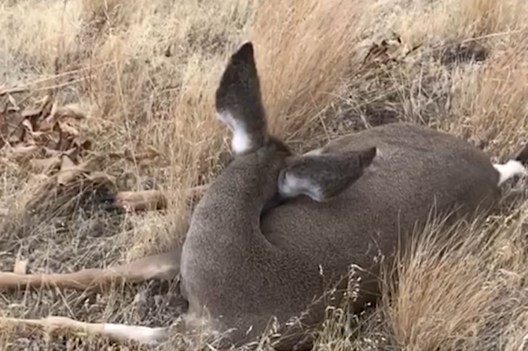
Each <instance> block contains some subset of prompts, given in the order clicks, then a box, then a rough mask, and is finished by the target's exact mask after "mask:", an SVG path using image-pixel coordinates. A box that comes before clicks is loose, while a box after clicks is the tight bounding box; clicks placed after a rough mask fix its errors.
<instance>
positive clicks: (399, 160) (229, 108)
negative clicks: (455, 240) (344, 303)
mask: <svg viewBox="0 0 528 351" xmlns="http://www.w3.org/2000/svg"><path fill="white" fill-rule="evenodd" d="M257 82H258V78H257V73H256V68H255V67H254V59H253V50H252V48H251V44H250V43H247V44H245V45H244V46H242V49H240V51H239V52H238V53H235V54H234V56H233V58H232V59H231V61H230V63H229V64H228V67H227V68H226V73H225V74H224V77H223V79H222V83H221V84H220V87H219V89H218V92H217V108H218V109H219V110H220V111H223V112H227V113H229V114H230V116H233V117H234V118H235V119H236V120H237V121H238V122H239V123H241V124H242V125H244V126H246V127H247V126H249V127H248V128H247V131H248V132H250V133H251V135H250V138H251V140H252V145H251V147H250V148H248V149H247V150H244V152H242V153H240V154H239V155H236V157H235V158H234V160H233V161H232V163H231V164H229V165H228V166H227V168H226V169H225V170H224V171H223V173H222V174H221V175H220V176H219V177H218V178H217V179H216V181H215V182H214V183H213V184H212V185H211V187H210V188H209V189H208V191H207V192H206V193H205V195H204V197H203V198H202V199H201V201H200V202H199V204H198V205H197V207H196V210H195V212H194V214H193V217H192V220H191V225H190V229H189V231H188V233H187V236H186V240H185V243H184V246H183V249H182V259H181V283H182V289H183V291H184V294H185V296H186V297H187V299H188V301H189V312H188V313H187V315H186V320H187V328H191V327H192V326H193V325H194V324H195V322H194V321H196V320H197V319H196V318H195V317H196V316H200V315H202V313H203V312H204V309H203V307H206V309H207V311H208V312H209V314H210V317H211V318H210V319H208V326H209V327H211V328H212V329H214V330H217V331H219V332H225V331H227V330H228V329H231V328H235V331H234V332H232V333H231V334H230V337H231V338H230V339H228V341H230V342H234V343H236V344H240V343H243V342H246V341H250V340H253V339H254V338H255V337H257V336H258V335H260V334H261V333H262V331H263V329H264V328H265V326H266V325H267V323H268V322H269V320H270V319H271V318H272V317H277V318H278V320H279V321H280V322H285V321H286V320H288V319H289V318H290V317H294V316H298V315H300V314H301V313H302V312H303V311H305V310H306V308H307V307H308V306H309V305H312V307H311V309H310V313H309V314H308V315H307V316H305V318H304V320H303V322H305V323H306V324H307V325H316V324H317V323H318V322H321V320H322V318H323V316H324V306H325V305H326V304H328V303H330V302H332V301H333V302H332V303H337V302H338V301H339V295H335V296H334V297H337V299H336V300H332V299H330V298H328V296H327V297H326V298H324V299H322V300H320V301H319V302H318V303H316V304H312V302H313V301H314V299H316V298H317V297H319V296H321V295H322V294H323V292H324V291H325V289H326V288H328V287H331V286H334V285H335V284H336V283H337V282H339V281H341V282H343V281H342V280H340V279H341V278H342V277H343V276H344V275H346V274H347V272H348V267H349V265H351V264H354V265H357V266H359V267H361V270H360V271H359V272H358V274H359V275H360V276H361V277H362V280H361V282H360V286H359V289H360V291H359V299H358V301H357V304H356V305H354V306H353V309H355V308H360V307H361V305H362V303H364V302H367V301H375V300H376V299H377V298H378V292H379V291H378V284H377V281H376V276H377V274H378V273H379V272H380V269H381V267H382V266H381V262H382V261H383V262H385V263H388V262H390V259H391V256H392V255H393V254H394V253H395V252H396V250H397V249H398V248H399V247H400V245H401V244H405V243H406V241H407V240H408V238H409V235H411V234H413V233H420V231H419V229H420V228H421V227H422V226H423V224H425V222H426V221H427V219H428V218H429V216H430V214H431V211H432V210H433V208H434V210H435V211H436V213H449V212H451V211H454V210H456V211H455V212H454V213H455V214H457V215H458V216H464V215H467V214H470V213H472V212H474V211H476V210H477V209H479V208H480V209H487V208H489V207H491V206H492V205H493V204H494V203H495V201H496V200H497V199H498V197H499V194H500V191H499V188H498V186H497V183H498V179H499V174H498V172H497V171H496V170H495V169H494V168H493V166H492V164H491V163H490V160H489V158H488V156H486V155H485V154H484V153H483V152H481V151H480V150H478V149H476V148H474V147H473V146H471V145H469V144H468V143H466V142H464V141H461V140H458V139H456V138H455V137H453V136H450V135H448V134H445V133H440V132H437V131H433V130H431V129H428V128H426V127H420V126H415V125H411V124H405V123H396V124H390V125H385V126H381V127H377V128H372V129H369V130H366V131H363V132H359V133H356V134H353V135H350V136H347V137H344V138H341V139H339V140H336V141H333V142H330V143H329V144H328V145H327V146H326V147H324V148H323V149H322V150H321V152H320V156H317V155H309V156H304V157H306V160H310V161H309V162H311V163H312V164H314V163H315V164H317V163H318V162H319V163H320V164H325V161H324V160H325V159H326V160H327V161H328V160H331V159H332V158H333V156H331V155H334V154H335V155H337V154H341V155H342V154H346V153H349V154H350V155H354V154H353V153H354V152H360V151H362V150H363V151H364V150H367V149H369V148H376V150H377V154H376V156H375V157H374V158H373V159H372V162H371V163H369V164H368V167H366V168H365V164H366V163H361V162H357V163H354V162H356V160H357V158H354V157H352V159H351V160H352V162H353V163H351V164H349V165H348V167H338V166H335V165H334V166H329V167H327V168H326V171H327V172H329V174H330V176H328V175H324V173H323V171H322V170H321V169H320V168H318V167H305V168H302V167H301V166H300V165H303V162H302V161H299V156H296V157H291V156H292V155H291V154H290V152H289V151H288V150H287V148H285V147H284V145H282V144H281V143H280V142H278V141H276V140H275V139H274V138H268V137H267V135H265V133H266V132H265V128H264V127H263V126H264V125H265V121H262V120H260V119H261V118H264V112H263V109H262V105H261V100H260V92H259V88H258V83H257ZM329 155H330V156H329ZM301 157H303V156H301ZM338 159H340V158H338ZM292 160H294V161H292ZM316 160H318V161H316ZM340 160H342V159H340ZM288 162H290V164H289V165H288ZM291 162H296V163H291ZM328 162H329V161H328ZM307 163H308V161H307ZM355 166H357V167H359V168H357V167H355ZM288 167H290V168H288ZM296 167H300V168H299V170H300V171H302V175H303V176H305V177H307V178H310V179H312V180H313V179H315V180H318V181H319V182H320V183H324V182H325V181H327V180H328V179H337V181H338V183H339V182H340V181H341V180H342V179H343V177H346V176H350V174H353V175H354V174H358V176H353V177H351V178H350V179H353V182H352V183H351V184H350V183H349V185H348V186H346V187H343V186H341V187H338V188H342V189H341V190H342V191H341V193H340V194H339V195H337V196H332V198H331V199H330V200H328V201H325V202H318V201H313V200H312V199H310V198H309V197H304V196H302V197H295V198H292V199H289V200H288V201H286V202H285V203H283V204H282V205H280V206H276V207H273V208H269V209H268V211H267V212H266V213H265V214H263V215H262V210H263V208H264V206H265V204H266V203H267V202H268V201H269V200H270V199H272V198H273V197H274V196H276V194H277V189H278V188H279V184H280V183H279V182H278V180H279V174H280V173H281V170H286V171H287V170H288V169H290V170H292V169H293V170H295V169H296ZM332 172H333V176H332ZM340 172H348V175H347V174H345V175H343V174H340ZM356 172H357V173H356ZM336 173H337V174H336ZM322 174H323V175H324V176H323V177H320V176H321V175H322ZM318 176H319V177H320V178H317V177H318ZM328 188H329V189H337V188H332V186H331V184H330V185H328ZM332 193H335V190H330V191H329V194H332ZM382 258H383V259H382ZM341 287H343V286H341ZM287 329H288V330H287ZM301 330H302V328H301V329H299V328H296V327H295V326H293V327H290V328H284V329H282V331H287V334H288V338H287V339H284V340H282V343H281V344H278V345H277V348H279V349H290V348H291V347H293V346H294V345H296V344H297V345H299V346H300V347H309V345H310V342H309V339H307V340H308V342H306V343H301V344H298V342H300V341H301V340H302V333H298V332H300V331H301Z"/></svg>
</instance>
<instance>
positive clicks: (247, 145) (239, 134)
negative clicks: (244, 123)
mask: <svg viewBox="0 0 528 351" xmlns="http://www.w3.org/2000/svg"><path fill="white" fill-rule="evenodd" d="M251 147H252V142H251V138H250V137H249V134H248V133H247V132H246V131H245V130H244V128H242V127H241V126H238V125H235V129H234V131H233V139H232V140H231V148H232V149H233V152H235V153H236V154H240V153H243V152H246V151H248V150H250V149H251Z"/></svg>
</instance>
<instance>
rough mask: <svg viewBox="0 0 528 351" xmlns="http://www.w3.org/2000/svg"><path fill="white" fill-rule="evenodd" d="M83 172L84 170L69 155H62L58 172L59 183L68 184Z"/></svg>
mask: <svg viewBox="0 0 528 351" xmlns="http://www.w3.org/2000/svg"><path fill="white" fill-rule="evenodd" d="M83 172H84V170H83V169H82V168H81V167H79V166H76V165H75V164H74V163H73V161H72V160H71V159H70V158H69V157H68V156H67V155H62V157H61V165H60V171H59V173H57V183H58V184H59V185H66V184H68V183H70V182H71V181H72V180H74V179H75V178H77V176H78V175H80V174H81V173H83Z"/></svg>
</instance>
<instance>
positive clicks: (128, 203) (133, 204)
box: [115, 190, 167, 212]
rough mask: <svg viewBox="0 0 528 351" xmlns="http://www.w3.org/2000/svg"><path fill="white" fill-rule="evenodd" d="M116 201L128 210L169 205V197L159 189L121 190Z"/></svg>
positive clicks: (144, 209) (160, 207) (151, 208)
mask: <svg viewBox="0 0 528 351" xmlns="http://www.w3.org/2000/svg"><path fill="white" fill-rule="evenodd" d="M115 203H116V204H117V205H119V206H122V207H123V208H124V209H125V210H126V211H128V212H135V211H148V210H159V209H163V208H166V207H167V199H166V197H165V195H163V193H162V192H161V191H159V190H143V191H121V192H119V193H117V195H116V197H115Z"/></svg>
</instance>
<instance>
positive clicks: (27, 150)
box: [7, 144, 42, 161]
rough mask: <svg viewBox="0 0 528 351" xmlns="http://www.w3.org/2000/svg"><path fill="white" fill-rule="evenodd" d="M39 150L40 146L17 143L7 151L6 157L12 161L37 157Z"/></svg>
mask: <svg viewBox="0 0 528 351" xmlns="http://www.w3.org/2000/svg"><path fill="white" fill-rule="evenodd" d="M41 151H42V150H41V148H40V147H39V146H37V145H28V146H24V145H22V144H19V145H16V146H15V147H13V148H12V149H11V150H9V151H8V153H7V157H8V158H9V159H11V160H14V161H23V160H26V159H30V158H34V157H37V156H38V154H39V153H40V152H41Z"/></svg>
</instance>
